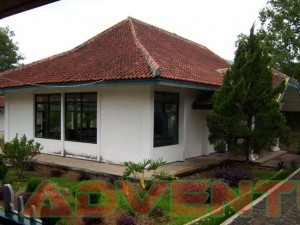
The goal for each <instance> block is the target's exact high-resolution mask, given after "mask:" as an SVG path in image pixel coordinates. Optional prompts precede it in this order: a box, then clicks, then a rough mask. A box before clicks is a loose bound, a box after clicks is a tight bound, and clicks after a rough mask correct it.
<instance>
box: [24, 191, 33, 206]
mask: <svg viewBox="0 0 300 225" xmlns="http://www.w3.org/2000/svg"><path fill="white" fill-rule="evenodd" d="M31 195H32V192H25V193H24V194H23V195H22V196H23V201H24V205H26V203H27V202H28V200H29V199H30V197H31Z"/></svg>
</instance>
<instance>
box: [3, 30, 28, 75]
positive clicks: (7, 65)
mask: <svg viewBox="0 0 300 225" xmlns="http://www.w3.org/2000/svg"><path fill="white" fill-rule="evenodd" d="M14 36H15V34H14V32H13V31H11V30H9V28H8V27H5V28H2V27H0V72H2V71H5V70H9V69H12V68H15V67H17V66H19V65H20V61H21V60H23V59H24V57H23V56H22V55H21V54H20V53H19V48H18V46H17V44H16V43H14V41H13V39H12V38H13V37H14Z"/></svg>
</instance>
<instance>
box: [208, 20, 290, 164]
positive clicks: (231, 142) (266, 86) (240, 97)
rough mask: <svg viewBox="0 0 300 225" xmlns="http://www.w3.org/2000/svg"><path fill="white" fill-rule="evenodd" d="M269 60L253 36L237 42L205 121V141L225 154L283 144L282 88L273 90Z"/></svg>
mask: <svg viewBox="0 0 300 225" xmlns="http://www.w3.org/2000/svg"><path fill="white" fill-rule="evenodd" d="M269 62H270V57H269V56H268V53H267V52H266V50H265V48H264V46H262V44H261V43H260V41H259V36H258V35H256V34H254V26H253V27H252V28H251V30H250V35H249V36H248V37H246V38H243V39H241V40H240V42H239V44H238V49H237V51H236V56H235V60H234V64H233V65H232V67H231V68H230V69H229V70H228V71H227V73H226V74H225V75H224V80H223V84H222V86H221V87H220V89H219V90H218V91H217V92H216V93H215V95H214V97H213V103H214V109H213V112H212V113H211V114H210V115H209V116H208V117H207V125H208V128H209V131H210V135H209V141H210V143H211V144H214V145H218V144H220V143H225V144H226V145H227V147H228V148H227V149H228V151H229V152H234V153H241V154H243V155H244V156H245V157H246V159H247V160H249V154H250V152H253V153H259V152H260V151H261V150H262V149H263V148H269V147H271V146H274V145H275V144H276V141H277V140H278V138H279V139H280V141H281V142H284V143H287V142H288V139H289V134H290V130H289V128H288V127H287V126H286V124H285V118H284V116H283V115H282V113H281V112H280V105H279V103H278V101H277V99H278V95H279V94H280V93H281V92H282V91H283V90H284V86H285V84H284V83H282V84H281V85H279V86H278V87H275V88H274V87H273V76H272V71H271V69H270V68H269V67H268V64H269Z"/></svg>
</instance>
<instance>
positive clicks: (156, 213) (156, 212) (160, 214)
mask: <svg viewBox="0 0 300 225" xmlns="http://www.w3.org/2000/svg"><path fill="white" fill-rule="evenodd" d="M149 216H150V217H153V218H159V217H163V216H165V211H164V210H163V209H162V208H161V207H159V206H155V207H154V209H153V210H152V211H151V212H150V213H149Z"/></svg>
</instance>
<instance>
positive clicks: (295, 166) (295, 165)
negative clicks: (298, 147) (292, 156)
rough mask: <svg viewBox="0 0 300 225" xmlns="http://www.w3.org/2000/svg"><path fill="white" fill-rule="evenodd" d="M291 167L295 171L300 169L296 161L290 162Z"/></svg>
mask: <svg viewBox="0 0 300 225" xmlns="http://www.w3.org/2000/svg"><path fill="white" fill-rule="evenodd" d="M290 167H291V168H293V169H296V168H297V167H298V163H297V162H296V160H291V161H290Z"/></svg>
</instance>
